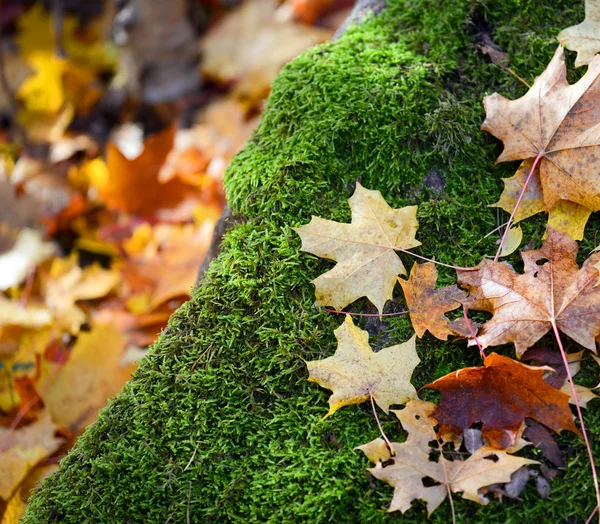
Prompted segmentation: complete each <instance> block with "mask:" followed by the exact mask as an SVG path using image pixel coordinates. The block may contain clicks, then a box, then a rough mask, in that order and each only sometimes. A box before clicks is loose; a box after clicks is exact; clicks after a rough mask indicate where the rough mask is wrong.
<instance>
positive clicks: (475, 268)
mask: <svg viewBox="0 0 600 524" xmlns="http://www.w3.org/2000/svg"><path fill="white" fill-rule="evenodd" d="M393 249H394V250H395V251H400V252H401V253H406V254H407V255H412V256H413V257H415V258H420V259H421V260H426V261H427V262H433V263H434V264H437V265H438V266H444V267H449V268H450V269H459V270H460V271H479V268H478V267H461V266H453V265H452V264H444V263H443V262H438V261H437V260H433V259H432V258H427V257H423V256H421V255H417V254H416V253H413V252H412V251H408V250H407V249H402V248H399V247H395V248H393Z"/></svg>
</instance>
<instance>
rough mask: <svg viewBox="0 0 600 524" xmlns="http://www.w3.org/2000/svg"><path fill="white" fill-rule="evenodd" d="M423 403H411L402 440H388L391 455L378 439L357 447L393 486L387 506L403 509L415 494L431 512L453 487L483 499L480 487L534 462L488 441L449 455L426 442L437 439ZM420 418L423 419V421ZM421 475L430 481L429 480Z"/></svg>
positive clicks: (375, 472) (471, 497)
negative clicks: (456, 456) (459, 456)
mask: <svg viewBox="0 0 600 524" xmlns="http://www.w3.org/2000/svg"><path fill="white" fill-rule="evenodd" d="M412 402H413V401H411V403H412ZM411 403H409V404H407V408H408V406H409V405H410V404H411ZM428 404H429V403H422V404H421V406H419V407H417V408H416V409H415V408H414V407H413V408H411V417H412V418H413V422H412V423H411V425H410V426H408V427H407V426H405V429H407V430H408V431H409V435H408V438H407V441H406V442H404V443H402V444H398V443H392V447H393V451H394V455H393V456H392V455H391V454H390V451H389V450H388V448H387V446H386V445H385V442H384V441H383V440H382V439H376V440H374V441H372V442H370V443H368V444H365V445H364V446H359V447H358V449H360V450H362V451H363V452H364V453H365V455H367V457H368V458H369V459H370V460H372V461H373V462H375V463H376V464H375V467H374V468H371V469H369V471H370V473H371V474H372V475H373V476H374V477H376V478H378V479H380V480H383V481H384V482H387V483H388V484H390V485H391V486H393V487H394V488H395V489H394V496H393V498H392V502H391V504H390V507H389V510H388V511H401V512H402V513H404V512H406V511H407V510H408V509H410V507H411V505H412V502H413V501H414V500H416V499H419V500H424V501H426V503H427V513H428V515H431V514H432V513H433V512H434V511H435V510H436V509H437V507H438V506H439V505H440V504H441V503H442V502H443V501H444V499H445V498H446V495H448V493H457V492H463V497H464V498H466V499H469V500H473V501H475V502H478V503H480V504H486V503H487V502H488V501H487V499H485V498H480V497H479V496H478V493H477V492H478V490H479V489H481V488H483V487H484V486H488V485H491V484H494V483H498V482H510V479H511V475H512V473H514V472H515V471H516V470H518V469H519V468H521V467H522V466H524V465H527V464H535V463H536V462H535V461H533V460H528V459H524V458H520V457H515V456H512V455H509V454H508V453H506V452H505V451H498V450H495V449H493V448H490V447H488V446H484V447H482V448H479V449H478V450H477V451H476V452H475V453H474V454H473V455H471V456H470V457H469V458H468V459H467V460H448V459H447V458H446V457H445V456H444V455H443V454H440V453H439V451H438V450H437V449H433V448H431V447H429V442H431V441H432V440H436V436H435V431H434V430H433V426H432V425H431V423H430V422H429V418H428V414H429V410H430V409H431V408H430V406H429V405H428ZM419 408H420V409H421V410H422V411H421V412H419ZM403 411H404V410H403ZM421 419H422V420H425V421H427V423H426V424H425V423H422V422H421ZM403 425H404V423H403ZM425 479H427V480H428V481H429V482H428V485H426V484H425V482H424V480H425ZM432 481H433V485H431V484H432Z"/></svg>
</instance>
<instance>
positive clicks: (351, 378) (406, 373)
mask: <svg viewBox="0 0 600 524" xmlns="http://www.w3.org/2000/svg"><path fill="white" fill-rule="evenodd" d="M334 333H335V337H336V339H337V341H338V348H337V350H336V352H335V354H334V355H333V356H331V357H329V358H326V359H323V360H315V361H312V362H307V363H306V366H307V368H308V373H309V376H308V380H309V381H311V382H316V383H317V384H319V385H320V386H322V387H324V388H326V389H330V390H332V391H333V394H332V395H331V397H329V412H328V413H327V415H326V416H329V415H331V414H333V413H335V412H336V411H337V410H338V409H339V408H341V407H343V406H348V405H350V404H360V403H361V402H364V401H365V400H367V399H368V398H369V397H371V396H372V397H373V400H374V401H375V402H376V403H377V405H378V406H379V407H380V408H381V409H383V411H385V412H386V413H387V412H388V409H389V407H390V405H392V404H402V403H404V402H406V401H407V400H409V399H410V398H412V397H414V396H416V391H415V388H414V387H413V385H412V384H411V383H410V378H411V376H412V373H413V371H414V369H415V367H417V365H418V364H419V362H420V359H419V356H418V355H417V351H416V349H415V337H414V336H413V337H412V338H411V339H410V340H408V341H407V342H405V343H404V344H398V345H395V346H390V347H387V348H385V349H382V350H381V351H379V352H377V353H375V352H374V351H373V350H372V349H371V347H370V346H369V334H368V333H367V332H366V331H363V330H362V329H360V328H358V327H356V326H355V325H354V323H353V322H352V319H351V318H350V315H348V316H346V321H345V322H344V323H343V324H342V325H341V326H340V327H339V328H337V329H336V330H335V332H334Z"/></svg>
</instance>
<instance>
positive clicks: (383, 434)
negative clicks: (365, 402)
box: [369, 390, 396, 457]
mask: <svg viewBox="0 0 600 524" xmlns="http://www.w3.org/2000/svg"><path fill="white" fill-rule="evenodd" d="M369 398H370V399H371V408H372V409H373V415H374V416H375V420H376V421H377V426H378V427H379V432H380V433H381V436H382V437H383V440H384V442H385V445H386V446H387V448H388V449H389V450H390V456H391V457H393V456H395V455H396V452H395V451H394V448H393V447H392V443H391V442H390V439H388V438H387V436H386V434H385V431H383V428H382V427H381V422H379V417H378V416H377V409H375V401H374V400H373V393H371V390H369Z"/></svg>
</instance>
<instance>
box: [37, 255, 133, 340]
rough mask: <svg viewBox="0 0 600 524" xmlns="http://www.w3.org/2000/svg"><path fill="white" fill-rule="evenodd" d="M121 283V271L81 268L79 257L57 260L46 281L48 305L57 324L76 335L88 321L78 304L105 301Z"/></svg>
mask: <svg viewBox="0 0 600 524" xmlns="http://www.w3.org/2000/svg"><path fill="white" fill-rule="evenodd" d="M120 280H121V276H120V275H119V273H118V272H117V271H115V270H108V269H103V268H101V267H100V266H99V265H98V264H94V265H91V266H87V267H86V268H81V267H80V266H79V265H78V263H77V260H76V257H73V256H71V257H69V258H65V259H61V258H56V259H54V261H53V262H52V266H51V267H50V271H49V273H48V275H47V278H46V279H45V282H44V294H45V299H46V305H47V306H48V308H49V309H50V310H51V311H52V314H53V316H54V319H55V321H56V323H57V325H58V326H62V327H64V328H65V329H68V330H69V331H70V332H71V333H74V334H75V333H77V332H78V331H79V328H80V327H81V325H82V324H83V323H84V322H85V321H86V315H85V313H84V312H83V311H82V310H81V309H80V308H79V307H78V306H77V305H76V302H78V301H80V300H90V299H96V298H101V297H103V296H105V295H107V294H108V293H110V291H112V290H113V289H114V288H115V286H116V285H117V284H118V283H119V282H120Z"/></svg>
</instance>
